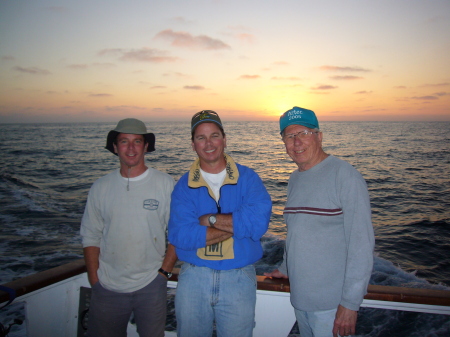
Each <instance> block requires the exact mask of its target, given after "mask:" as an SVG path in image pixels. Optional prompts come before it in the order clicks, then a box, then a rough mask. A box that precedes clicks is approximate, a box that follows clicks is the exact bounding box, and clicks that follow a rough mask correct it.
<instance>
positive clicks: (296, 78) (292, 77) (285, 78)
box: [271, 76, 301, 81]
mask: <svg viewBox="0 0 450 337" xmlns="http://www.w3.org/2000/svg"><path fill="white" fill-rule="evenodd" d="M271 80H277V81H278V80H281V81H301V78H300V77H295V76H291V77H278V76H274V77H272V78H271Z"/></svg>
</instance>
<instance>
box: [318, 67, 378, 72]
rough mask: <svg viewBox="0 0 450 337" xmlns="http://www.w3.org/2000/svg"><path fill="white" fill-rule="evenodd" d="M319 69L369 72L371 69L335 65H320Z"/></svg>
mask: <svg viewBox="0 0 450 337" xmlns="http://www.w3.org/2000/svg"><path fill="white" fill-rule="evenodd" d="M319 69H321V70H325V71H348V72H371V71H372V70H369V69H364V68H361V67H337V66H321V67H320V68H319Z"/></svg>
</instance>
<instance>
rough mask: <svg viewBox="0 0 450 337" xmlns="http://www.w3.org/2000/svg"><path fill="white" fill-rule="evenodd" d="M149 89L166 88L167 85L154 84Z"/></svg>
mask: <svg viewBox="0 0 450 337" xmlns="http://www.w3.org/2000/svg"><path fill="white" fill-rule="evenodd" d="M150 89H152V90H153V89H167V87H166V86H164V85H154V86H153V87H151V88H150Z"/></svg>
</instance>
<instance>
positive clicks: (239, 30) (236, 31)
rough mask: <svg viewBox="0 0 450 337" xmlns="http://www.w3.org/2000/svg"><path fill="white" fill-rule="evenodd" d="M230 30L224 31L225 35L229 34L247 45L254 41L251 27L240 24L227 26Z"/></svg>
mask: <svg viewBox="0 0 450 337" xmlns="http://www.w3.org/2000/svg"><path fill="white" fill-rule="evenodd" d="M227 28H228V30H229V31H231V33H230V32H227V33H225V35H226V36H231V37H232V38H234V39H236V40H238V41H239V42H242V43H244V44H247V45H252V44H254V43H255V42H256V37H255V35H254V34H252V33H251V29H250V28H249V27H245V26H242V25H237V26H228V27H227Z"/></svg>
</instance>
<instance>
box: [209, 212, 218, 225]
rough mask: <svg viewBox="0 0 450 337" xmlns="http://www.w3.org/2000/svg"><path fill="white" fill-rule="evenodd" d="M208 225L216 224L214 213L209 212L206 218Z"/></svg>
mask: <svg viewBox="0 0 450 337" xmlns="http://www.w3.org/2000/svg"><path fill="white" fill-rule="evenodd" d="M208 221H209V226H210V227H212V228H214V225H215V224H216V221H217V218H216V215H215V214H211V215H210V216H209V218H208Z"/></svg>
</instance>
